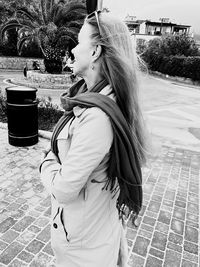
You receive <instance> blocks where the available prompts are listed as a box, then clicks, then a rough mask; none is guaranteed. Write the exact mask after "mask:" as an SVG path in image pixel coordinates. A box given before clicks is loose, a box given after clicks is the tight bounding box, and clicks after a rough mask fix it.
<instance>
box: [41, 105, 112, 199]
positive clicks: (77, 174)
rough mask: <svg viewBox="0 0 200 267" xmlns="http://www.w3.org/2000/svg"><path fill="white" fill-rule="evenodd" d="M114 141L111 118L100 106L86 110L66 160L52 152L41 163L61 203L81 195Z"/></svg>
mask: <svg viewBox="0 0 200 267" xmlns="http://www.w3.org/2000/svg"><path fill="white" fill-rule="evenodd" d="M112 141H113V130H112V126H111V122H110V119H109V118H108V116H107V115H106V114H105V113H104V112H103V111H101V110H100V109H99V108H89V109H87V110H86V111H85V112H83V113H82V114H81V116H80V118H79V123H78V124H77V125H76V127H75V129H74V132H73V136H72V141H71V146H70V149H69V152H68V153H67V156H66V157H65V159H64V160H63V162H62V164H59V163H58V160H57V158H56V156H55V155H54V154H53V153H52V152H50V153H49V154H48V155H47V157H46V158H45V160H44V162H43V164H42V165H41V179H42V181H43V183H44V185H45V187H46V188H47V190H48V191H49V193H51V194H52V195H53V196H54V197H55V198H56V199H57V201H58V202H59V203H60V204H67V203H69V202H71V201H73V200H74V199H75V198H77V197H78V195H79V192H80V191H81V189H82V188H83V187H84V185H85V184H86V182H87V180H88V178H89V176H90V175H91V173H92V172H93V171H94V170H95V168H96V167H97V166H98V165H99V164H100V163H101V161H102V160H103V158H104V157H105V155H106V154H107V153H108V152H109V150H110V147H111V145H112Z"/></svg>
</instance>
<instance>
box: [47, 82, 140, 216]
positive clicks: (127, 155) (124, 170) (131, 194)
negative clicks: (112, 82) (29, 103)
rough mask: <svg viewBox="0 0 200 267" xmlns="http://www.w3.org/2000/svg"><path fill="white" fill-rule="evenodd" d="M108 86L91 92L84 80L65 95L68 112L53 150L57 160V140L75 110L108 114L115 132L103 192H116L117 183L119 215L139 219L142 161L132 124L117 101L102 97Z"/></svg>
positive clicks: (64, 102)
mask: <svg viewBox="0 0 200 267" xmlns="http://www.w3.org/2000/svg"><path fill="white" fill-rule="evenodd" d="M106 85H107V82H106V81H105V80H103V81H100V82H99V83H98V84H96V85H95V86H94V87H93V88H91V90H90V91H86V86H85V83H84V81H83V80H81V81H79V82H78V83H76V84H75V85H74V86H72V88H71V91H70V92H69V93H68V94H66V93H65V94H63V95H62V97H61V103H62V105H63V108H64V109H65V113H64V115H63V117H61V119H60V120H59V122H58V123H57V125H56V127H55V129H54V132H53V135H52V140H51V149H52V151H53V152H54V153H55V154H56V156H57V157H58V148H57V142H56V139H57V136H58V134H59V133H60V131H61V130H62V129H63V127H64V126H65V125H66V123H67V122H68V121H69V120H70V119H71V118H73V117H74V114H73V108H74V107H75V106H79V107H84V108H91V107H98V108H100V109H101V110H102V111H103V112H105V113H106V114H107V115H108V116H109V118H110V121H111V125H112V129H113V136H114V137H113V144H112V147H111V155H110V160H109V164H108V169H107V174H108V179H107V182H106V183H105V185H104V187H103V189H105V190H108V189H110V191H113V190H114V186H115V185H116V180H117V182H118V185H119V196H118V199H117V209H118V211H119V215H120V216H122V215H123V214H126V215H127V211H128V214H130V213H132V214H134V216H135V215H137V214H138V213H139V211H140V209H141V206H142V172H141V166H140V161H139V157H138V155H137V153H136V149H135V145H136V144H135V143H134V141H133V140H134V138H133V134H132V131H131V129H130V126H129V124H128V123H127V121H126V119H125V118H124V116H123V114H122V112H121V110H120V109H119V107H118V105H117V104H116V102H115V101H113V100H112V99H111V98H109V97H108V96H105V95H102V94H99V93H98V92H100V91H101V90H102V89H103V88H104V87H105V86H106Z"/></svg>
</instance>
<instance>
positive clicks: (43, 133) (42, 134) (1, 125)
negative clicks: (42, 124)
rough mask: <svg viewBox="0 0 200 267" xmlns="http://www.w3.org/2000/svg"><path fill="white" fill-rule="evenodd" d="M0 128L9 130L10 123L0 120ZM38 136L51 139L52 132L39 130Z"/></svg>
mask: <svg viewBox="0 0 200 267" xmlns="http://www.w3.org/2000/svg"><path fill="white" fill-rule="evenodd" d="M0 129H3V130H7V129H8V124H7V123H3V122H0ZM38 136H39V137H41V138H44V139H48V140H49V139H51V136H52V132H48V131H44V130H39V131H38Z"/></svg>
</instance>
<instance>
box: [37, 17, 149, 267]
mask: <svg viewBox="0 0 200 267" xmlns="http://www.w3.org/2000/svg"><path fill="white" fill-rule="evenodd" d="M78 41H79V43H78V45H77V46H76V47H75V48H74V49H73V50H72V53H73V54H74V57H75V61H74V64H73V72H74V74H76V75H78V76H80V77H82V78H83V79H82V80H80V81H79V82H78V83H77V84H75V85H74V86H73V87H72V88H71V89H70V91H69V93H68V94H64V95H63V96H62V98H61V102H62V105H63V108H64V109H65V111H66V112H65V114H64V116H63V117H62V118H61V120H60V121H59V122H58V124H57V126H56V127H55V130H54V133H53V136H52V142H51V150H50V151H48V152H47V155H46V157H45V158H44V160H43V162H42V164H41V167H40V170H41V179H42V181H43V183H44V185H45V187H46V188H47V190H48V191H49V193H50V194H51V197H52V229H51V240H52V248H53V250H54V253H55V257H56V266H58V267H116V266H117V262H118V263H119V262H120V259H119V255H121V254H123V255H124V253H122V251H120V242H121V243H122V237H123V235H124V232H123V228H122V218H123V216H124V215H125V214H126V213H127V214H128V215H130V214H134V215H137V214H138V212H139V210H140V208H141V203H142V190H141V164H142V162H143V161H144V160H145V153H144V141H143V139H144V138H143V129H142V123H141V114H140V109H139V105H138V99H137V89H138V88H137V87H138V85H137V77H136V69H137V66H136V65H137V64H136V63H137V62H136V57H135V53H134V51H133V47H132V45H131V40H130V34H129V31H128V29H127V27H126V26H125V24H124V23H122V22H121V21H120V20H119V19H117V18H113V17H112V16H111V15H110V14H108V13H102V12H93V13H92V14H90V15H88V17H87V18H86V20H85V22H84V25H83V27H82V29H81V31H80V33H79V36H78ZM122 247H124V243H123V244H121V248H122ZM121 258H123V257H121ZM120 264H121V266H122V264H124V265H123V266H125V263H122V262H121V263H120Z"/></svg>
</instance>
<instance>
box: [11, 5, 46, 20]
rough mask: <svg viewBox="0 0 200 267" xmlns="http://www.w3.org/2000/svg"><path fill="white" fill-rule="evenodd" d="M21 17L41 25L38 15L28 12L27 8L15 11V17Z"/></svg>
mask: <svg viewBox="0 0 200 267" xmlns="http://www.w3.org/2000/svg"><path fill="white" fill-rule="evenodd" d="M21 16H22V17H25V18H27V19H29V20H31V21H37V22H38V23H41V20H40V19H39V16H38V14H36V13H34V12H33V11H31V10H28V8H26V7H21V8H19V9H17V10H16V17H17V18H20V17H21Z"/></svg>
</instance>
